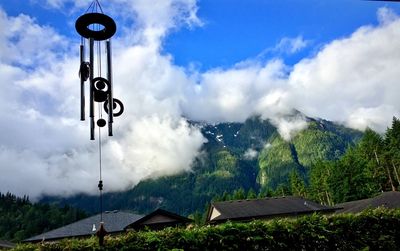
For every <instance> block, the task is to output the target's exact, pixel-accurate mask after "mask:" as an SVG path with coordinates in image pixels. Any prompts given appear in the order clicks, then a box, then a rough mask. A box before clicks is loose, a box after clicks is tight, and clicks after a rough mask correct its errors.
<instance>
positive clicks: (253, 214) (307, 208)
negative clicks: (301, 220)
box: [207, 196, 337, 222]
mask: <svg viewBox="0 0 400 251" xmlns="http://www.w3.org/2000/svg"><path fill="white" fill-rule="evenodd" d="M335 210H337V208H334V207H329V206H324V205H320V204H318V203H315V202H313V201H310V200H306V199H304V198H301V197H296V196H287V197H274V198H263V199H251V200H233V201H223V202H214V203H212V204H211V206H210V210H209V211H208V216H207V221H209V222H217V221H226V220H249V219H258V218H270V217H275V216H288V215H297V214H307V213H313V212H332V211H335Z"/></svg>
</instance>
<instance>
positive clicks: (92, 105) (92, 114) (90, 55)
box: [89, 38, 94, 140]
mask: <svg viewBox="0 0 400 251" xmlns="http://www.w3.org/2000/svg"><path fill="white" fill-rule="evenodd" d="M89 46H90V47H89V61H90V62H89V64H90V107H89V113H90V114H89V117H90V139H91V140H94V97H93V92H94V88H93V84H94V83H93V66H94V39H93V38H89Z"/></svg>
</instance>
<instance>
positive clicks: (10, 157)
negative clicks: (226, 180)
mask: <svg viewBox="0 0 400 251" xmlns="http://www.w3.org/2000/svg"><path fill="white" fill-rule="evenodd" d="M38 2H46V3H47V4H48V5H47V6H48V7H51V8H62V6H64V5H66V4H70V5H71V4H72V6H75V8H78V7H79V6H82V4H83V2H82V1H63V0H57V1H54V0H47V1H45V0H43V1H39V0H38ZM164 4H165V5H164V6H161V7H160V8H157V9H156V10H154V8H153V6H154V2H152V1H145V0H135V1H126V0H114V1H110V3H109V7H110V8H111V7H112V6H119V7H121V6H123V7H125V8H120V9H121V10H123V11H127V12H130V13H131V16H129V17H123V18H121V22H122V23H123V25H122V27H120V30H121V33H120V34H122V35H120V36H119V37H117V38H116V39H115V40H114V55H113V62H114V82H115V92H116V94H115V95H116V96H117V97H118V98H120V99H121V100H122V101H123V102H124V104H125V108H126V109H125V113H124V114H123V116H121V117H118V118H116V121H115V129H114V130H115V136H114V137H112V138H108V137H105V136H104V137H103V159H102V162H103V166H104V168H103V171H104V182H105V188H106V191H118V190H123V189H127V188H130V187H132V186H134V185H136V184H137V183H138V182H139V181H140V180H142V179H146V178H156V177H160V176H163V175H172V174H176V173H179V172H185V171H190V170H191V164H192V162H193V160H194V159H195V158H196V157H197V156H198V155H199V152H200V151H201V146H202V144H203V143H204V142H205V139H204V137H203V136H202V135H201V133H200V130H199V129H198V128H196V127H194V126H191V125H190V124H188V123H187V122H186V118H189V119H191V120H202V121H208V122H222V121H244V120H245V119H246V118H248V117H249V116H251V115H255V114H259V115H261V116H262V118H264V119H270V120H271V122H272V123H274V124H275V125H276V126H277V128H278V131H279V132H280V134H281V135H282V137H283V138H285V139H290V137H292V136H293V134H294V133H296V132H297V131H299V130H302V129H303V128H305V127H306V126H307V125H306V122H305V118H304V117H303V116H302V115H297V116H294V117H293V116H287V115H288V114H292V112H293V109H297V110H299V111H301V112H303V113H304V114H306V115H307V116H312V117H321V118H324V119H329V120H334V121H338V122H341V123H344V124H346V125H347V126H350V127H353V128H358V129H364V128H365V127H366V126H370V127H372V128H374V129H376V130H378V131H380V132H383V131H384V130H385V128H386V126H388V125H389V124H390V121H391V118H392V116H393V115H395V116H399V113H400V111H399V107H400V99H399V98H398V97H397V96H398V93H400V85H398V83H397V81H398V69H397V68H396V67H395V66H396V65H399V63H400V44H398V43H394V42H393V41H397V40H399V39H400V20H399V18H398V17H397V15H396V14H395V13H393V12H392V11H391V10H389V9H380V10H379V12H378V20H379V24H378V25H377V26H364V27H360V28H359V29H358V30H356V31H354V33H353V34H351V35H349V36H348V37H345V38H341V39H338V40H335V41H332V42H330V43H328V44H326V45H324V46H323V47H322V49H320V50H319V51H318V52H317V53H316V54H315V55H311V56H310V57H308V58H305V59H303V60H301V61H300V62H298V63H297V64H295V65H293V66H288V65H285V63H284V61H283V60H282V59H279V58H272V59H270V60H268V61H265V60H264V61H261V60H259V59H257V58H256V59H248V60H246V61H244V62H238V63H237V64H236V65H234V66H232V67H231V68H227V69H219V68H217V69H211V70H208V71H206V72H198V71H195V70H193V69H191V70H190V71H188V70H187V69H185V68H184V67H181V66H177V65H175V64H174V63H173V55H168V54H165V53H162V51H163V50H162V42H163V39H164V38H165V37H166V36H167V35H168V33H169V32H170V31H171V30H174V29H177V28H179V27H181V26H186V27H190V28H193V27H195V26H196V25H197V26H198V25H202V21H201V20H199V18H198V17H197V15H196V13H197V3H196V1H195V0H170V1H165V2H164ZM111 12H113V13H114V14H115V15H117V14H118V13H116V11H115V10H114V9H112V8H111ZM132 20H135V21H136V23H137V24H138V25H136V26H135V27H132V26H130V23H131V22H130V21H132ZM1 27H3V28H4V27H14V28H13V30H12V31H9V32H8V33H7V32H3V33H2V34H1V35H0V48H1V50H0V78H1V79H2V80H3V81H2V88H3V91H2V92H1V93H0V102H1V105H0V123H1V124H2V125H3V127H2V128H3V129H4V130H3V133H2V134H1V135H0V142H1V143H0V171H1V172H2V175H1V176H0V191H2V192H5V191H11V192H13V193H17V194H19V195H23V194H29V195H30V196H31V197H33V198H37V197H39V196H41V195H43V194H51V195H57V194H58V195H65V196H67V195H72V194H75V193H79V192H85V193H95V192H96V191H97V181H98V178H99V177H98V164H99V157H98V149H97V147H98V141H95V142H93V141H89V129H88V123H87V121H86V122H80V121H79V114H78V113H79V89H78V86H79V79H78V74H77V68H78V65H79V62H78V61H79V59H78V50H77V48H78V44H77V43H78V42H79V41H75V40H76V39H75V38H68V37H64V36H63V35H60V34H58V33H57V32H56V31H55V30H54V28H52V27H49V26H43V25H40V24H38V23H37V21H36V20H35V19H33V18H32V17H28V16H26V15H20V16H16V17H11V16H8V15H7V14H6V13H5V12H4V11H3V10H1V9H0V28H1ZM21 27H23V28H21ZM2 30H4V31H8V29H2ZM26 31H30V32H26ZM43 33H46V34H51V37H50V38H46V39H48V40H46V41H48V42H45V43H39V42H35V41H41V40H42V39H43ZM305 41H306V40H304V39H303V38H302V37H298V39H297V43H295V42H296V41H295V40H290V41H289V40H287V41H286V40H285V41H283V40H282V44H281V45H279V44H278V45H277V48H278V47H279V46H280V47H285V48H286V49H287V50H288V49H290V48H291V49H292V51H291V53H295V52H297V51H298V50H300V49H301V48H303V47H304V46H306V42H305ZM289 47H290V48H289ZM13 51H15V52H16V53H11V52H13ZM7 52H8V53H7ZM188 72H190V73H188ZM96 133H97V131H96ZM247 155H248V157H249V158H253V157H255V156H256V152H254V151H251V149H250V150H249V151H248V153H247Z"/></svg>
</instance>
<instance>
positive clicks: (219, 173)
mask: <svg viewBox="0 0 400 251" xmlns="http://www.w3.org/2000/svg"><path fill="white" fill-rule="evenodd" d="M191 123H192V124H193V125H194V126H198V127H199V128H200V129H201V131H202V133H203V135H204V137H205V138H207V143H205V144H204V145H203V149H202V151H203V154H202V155H201V157H200V158H199V159H197V160H196V161H195V163H194V165H193V171H192V172H188V173H182V174H179V175H175V176H169V177H163V178H160V179H157V180H152V179H150V180H144V181H142V182H140V183H139V184H138V185H137V186H135V187H134V188H132V189H130V190H128V191H125V192H119V193H108V194H105V196H104V205H105V210H113V209H130V210H134V211H137V212H140V213H146V212H149V211H151V210H154V209H155V208H157V207H163V208H165V209H167V210H171V211H174V212H177V213H180V214H183V215H189V214H193V213H195V212H196V211H197V212H201V211H204V209H205V207H206V205H207V204H208V203H209V202H210V201H211V200H212V199H213V198H215V197H219V196H222V194H224V193H233V191H235V190H238V189H243V190H244V191H249V190H252V191H255V192H256V193H259V192H260V191H267V190H274V189H276V188H277V187H278V186H282V185H283V186H285V185H288V182H289V175H290V173H291V172H292V171H294V170H295V171H297V172H298V173H300V176H301V177H306V176H307V170H308V169H309V168H310V166H311V164H312V163H314V162H317V161H319V160H334V159H337V158H338V157H340V156H341V155H342V154H343V153H344V152H345V150H346V148H347V147H348V146H352V145H354V143H355V142H356V141H357V140H358V139H359V138H360V137H361V136H362V133H361V132H358V131H355V130H351V129H347V128H344V127H343V126H340V125H337V124H334V123H332V122H329V121H325V120H315V119H310V118H309V119H308V128H307V129H305V130H303V131H301V132H300V133H298V134H297V135H296V136H295V137H294V138H293V139H292V140H291V141H290V142H287V141H284V140H283V139H282V138H281V137H280V136H279V134H278V133H277V129H276V127H275V126H273V125H272V124H271V123H270V122H269V121H267V120H262V119H261V118H260V117H257V116H255V117H252V118H249V119H248V120H246V121H245V122H244V123H220V124H215V125H210V124H204V123H196V122H191ZM97 200H98V198H97V196H87V195H77V196H75V197H72V198H68V199H63V198H44V199H43V200H42V201H47V202H48V201H51V202H54V201H57V202H60V203H64V204H69V205H73V206H77V207H80V208H83V209H85V210H87V211H89V212H97V210H98V203H97Z"/></svg>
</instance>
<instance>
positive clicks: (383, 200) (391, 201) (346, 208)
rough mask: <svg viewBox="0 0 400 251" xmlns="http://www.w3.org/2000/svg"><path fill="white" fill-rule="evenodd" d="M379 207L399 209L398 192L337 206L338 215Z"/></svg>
mask: <svg viewBox="0 0 400 251" xmlns="http://www.w3.org/2000/svg"><path fill="white" fill-rule="evenodd" d="M381 206H383V207H386V208H400V192H397V191H390V192H384V193H381V194H379V195H378V196H375V197H373V198H369V199H363V200H355V201H350V202H345V203H341V204H337V207H341V208H342V209H341V210H339V211H338V213H358V212H361V211H363V210H365V209H368V208H371V209H372V208H377V207H381Z"/></svg>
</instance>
